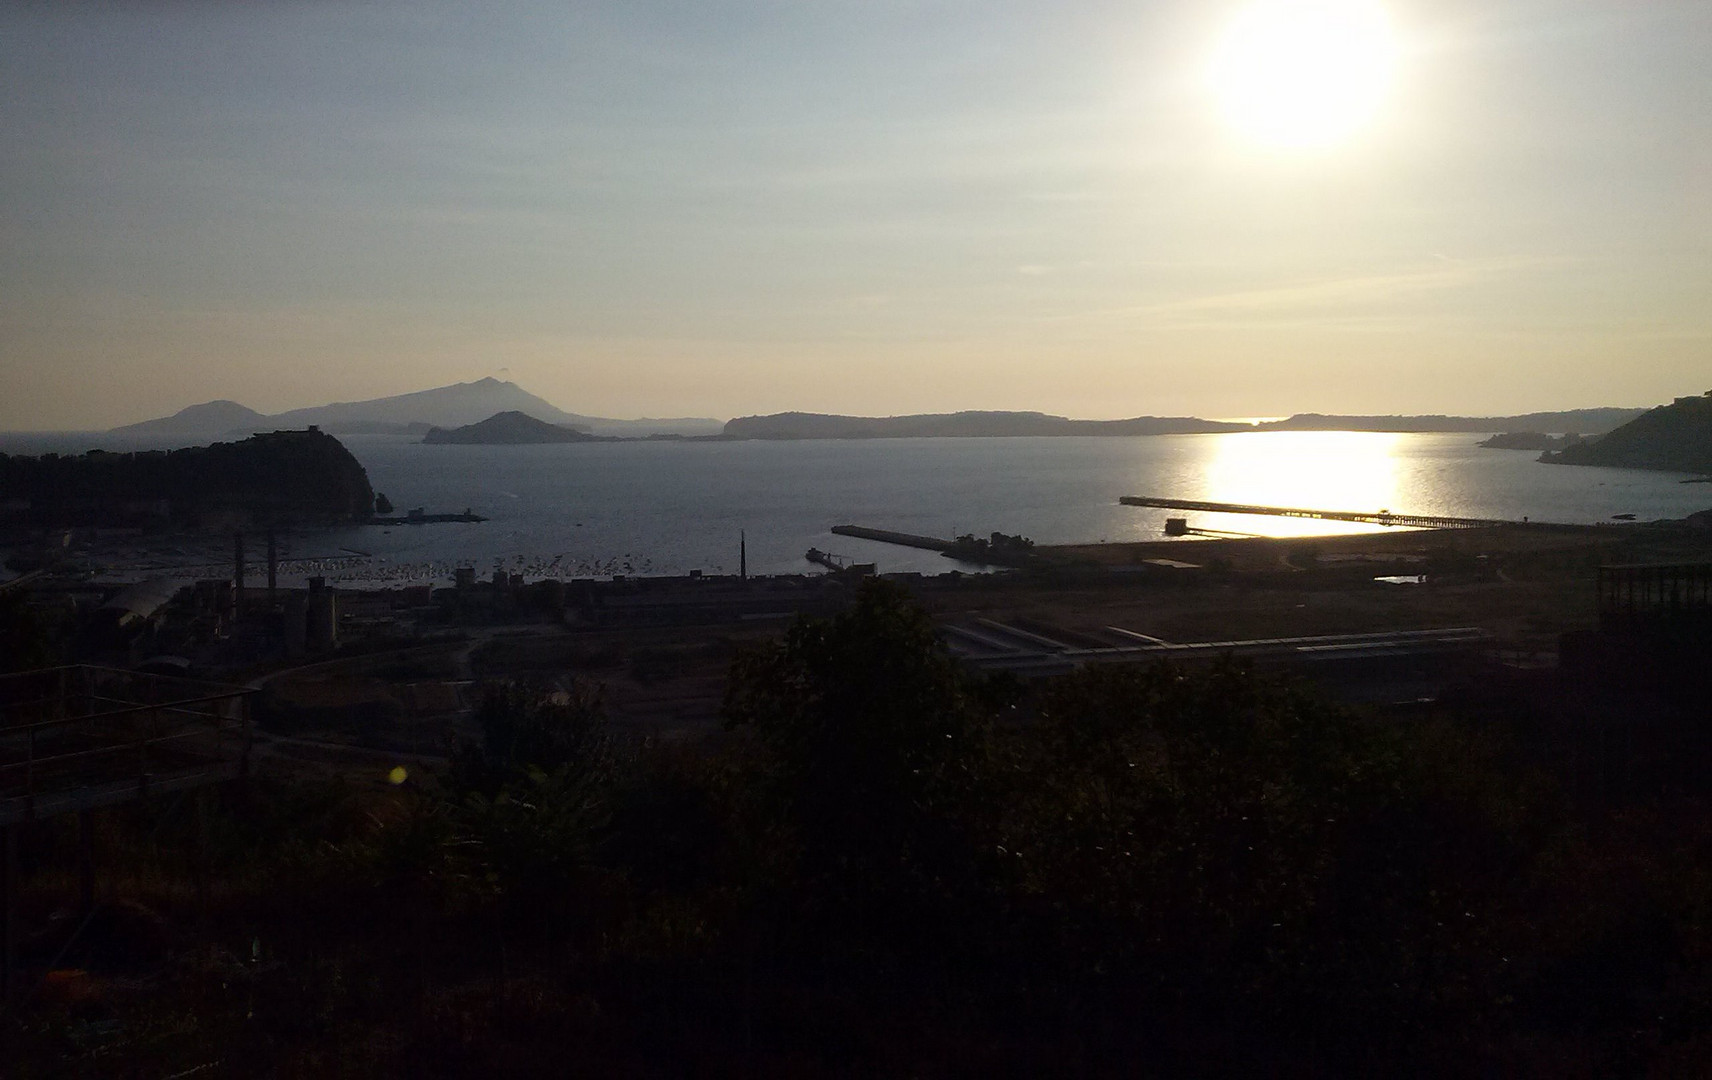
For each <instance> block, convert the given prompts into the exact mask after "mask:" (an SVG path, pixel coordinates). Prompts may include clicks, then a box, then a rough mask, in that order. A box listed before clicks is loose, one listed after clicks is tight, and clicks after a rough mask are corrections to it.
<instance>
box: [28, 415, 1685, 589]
mask: <svg viewBox="0 0 1712 1080" xmlns="http://www.w3.org/2000/svg"><path fill="white" fill-rule="evenodd" d="M58 438H59V442H57V443H55V442H52V440H51V438H50V437H45V436H31V437H9V438H7V439H5V440H0V449H4V448H6V447H7V445H8V444H10V446H11V447H12V448H13V449H14V451H17V450H24V451H40V450H44V449H50V448H54V447H58V448H61V449H83V448H86V447H85V446H84V445H83V443H84V442H87V441H88V439H89V437H88V436H75V437H67V436H60V437H58ZM1479 438H1480V436H1478V435H1469V434H1402V435H1396V434H1379V433H1365V432H1256V433H1243V434H1230V435H1181V436H1156V437H1146V438H1037V439H886V440H874V441H865V442H864V441H837V442H783V443H772V442H734V443H678V442H631V443H589V444H576V443H572V444H564V445H554V446H424V445H422V444H420V443H416V442H412V441H410V440H409V439H408V438H405V437H397V436H349V437H346V438H345V439H344V442H345V443H346V445H347V446H349V447H350V449H351V451H352V452H353V453H354V454H355V455H356V456H357V458H358V459H359V460H360V461H361V462H362V463H363V465H364V466H365V467H366V468H367V469H368V473H369V479H370V480H371V481H372V482H373V484H374V486H375V488H376V490H378V491H382V492H385V493H386V494H387V496H388V497H389V498H391V500H392V502H393V503H394V505H395V506H396V507H397V508H398V510H399V512H401V513H402V512H403V511H404V510H405V509H406V508H408V507H412V506H422V507H426V508H427V509H428V510H429V511H430V512H435V511H456V510H462V509H464V508H466V507H468V508H470V509H472V510H474V511H475V512H476V513H478V514H482V515H485V516H487V517H488V518H489V519H490V520H489V521H487V522H485V523H482V524H475V525H455V524H454V525H426V526H415V527H409V526H398V527H393V528H390V529H387V528H381V527H377V526H364V527H359V528H349V529H339V530H332V531H330V532H329V533H326V534H323V535H321V536H318V537H314V538H296V539H294V541H293V546H294V547H295V548H296V549H297V553H299V554H307V553H310V552H308V551H306V550H305V548H306V547H309V548H314V549H316V552H315V553H320V552H322V551H326V552H337V551H338V550H339V549H352V550H355V551H361V552H366V553H368V555H367V557H366V558H359V557H353V558H352V559H351V560H350V561H349V562H348V563H345V564H339V565H329V566H327V567H325V568H323V570H324V572H325V571H331V573H332V576H334V577H338V578H343V579H345V580H351V581H358V580H363V581H412V580H414V581H430V580H432V581H438V580H442V579H446V578H449V576H450V573H451V569H452V567H454V566H456V565H460V564H461V565H474V566H476V567H477V568H478V570H480V571H481V572H483V573H485V572H487V571H489V570H491V569H493V568H495V567H498V566H503V567H505V568H506V569H508V570H511V571H521V572H524V573H526V574H528V575H530V576H545V575H555V576H587V575H609V574H615V573H616V574H681V573H684V572H686V571H688V570H692V569H700V570H703V571H707V572H710V573H721V572H723V573H733V572H735V571H736V569H737V562H738V557H737V551H738V535H739V532H740V531H741V532H744V533H746V534H747V536H748V547H749V569H750V572H751V573H783V572H800V571H806V570H809V569H811V567H810V564H808V563H806V562H805V561H804V559H803V553H804V552H805V551H806V550H807V549H808V548H809V547H811V546H812V547H818V548H820V549H822V550H826V551H831V552H835V553H837V554H839V555H844V556H847V557H849V558H851V559H852V560H854V561H858V562H874V563H877V564H878V565H879V568H880V570H881V571H882V572H887V571H899V570H916V571H922V572H927V573H940V572H943V571H945V570H947V569H951V568H954V565H955V564H953V563H952V562H951V561H950V560H947V559H945V558H943V557H942V556H939V555H936V554H934V553H931V552H922V551H914V550H911V549H907V548H898V547H893V546H891V545H887V544H878V543H872V542H868V541H862V540H853V539H849V538H846V537H840V536H834V535H832V534H831V533H830V532H829V531H828V530H829V529H830V528H831V527H832V526H833V525H837V524H841V523H848V524H858V525H868V526H874V527H879V528H889V529H896V530H899V531H903V532H916V533H925V534H929V535H934V536H952V535H956V534H959V533H965V532H974V533H977V534H982V535H985V534H986V533H990V532H993V531H1000V532H1005V533H1021V534H1023V535H1025V536H1029V537H1031V538H1033V539H1034V540H1035V541H1037V542H1039V543H1043V544H1063V543H1098V542H1102V541H1107V542H1118V541H1129V540H1151V539H1158V538H1160V537H1161V533H1162V529H1163V526H1164V519H1165V516H1166V512H1165V511H1163V510H1150V509H1138V508H1133V507H1123V506H1119V505H1118V498H1119V496H1122V495H1159V496H1168V497H1176V498H1187V499H1204V500H1212V501H1219V502H1240V503H1255V504H1265V505H1276V506H1301V507H1314V508H1321V509H1339V510H1361V511H1377V510H1381V509H1386V510H1390V511H1393V512H1395V513H1411V514H1449V515H1456V516H1467V517H1495V518H1522V517H1524V516H1525V517H1530V518H1532V519H1534V520H1543V521H1564V522H1582V523H1593V522H1600V521H1605V520H1608V519H1610V518H1611V516H1612V515H1614V514H1635V515H1636V516H1637V517H1638V518H1639V519H1640V520H1643V521H1644V520H1648V519H1652V518H1664V517H1682V516H1684V515H1686V514H1688V513H1691V512H1694V511H1696V510H1703V509H1706V508H1707V507H1708V506H1712V486H1708V485H1696V484H1689V485H1685V484H1681V483H1679V482H1678V481H1679V480H1681V479H1684V476H1683V475H1682V474H1674V473H1656V472H1645V471H1639V470H1628V469H1591V468H1572V467H1564V466H1553V465H1541V464H1539V463H1537V462H1536V461H1535V460H1534V458H1535V456H1536V455H1535V454H1534V453H1533V452H1529V451H1507V450H1488V449H1484V448H1481V447H1477V446H1476V445H1475V443H1476V442H1477V441H1478V439H1479ZM62 443H63V444H64V445H63V446H62V445H60V444H62ZM89 445H97V443H89ZM113 448H114V449H120V447H113ZM1189 516H1190V518H1191V524H1193V525H1196V526H1198V527H1202V528H1207V529H1224V530H1230V531H1232V532H1240V533H1253V534H1264V535H1273V536H1280V535H1304V534H1312V533H1326V532H1331V531H1362V530H1363V529H1364V528H1365V527H1363V526H1359V525H1340V524H1338V523H1334V522H1323V521H1306V520H1299V519H1290V518H1270V517H1249V516H1240V517H1239V516H1225V515H1215V514H1191V515H1189ZM1184 542H1185V543H1193V542H1194V541H1193V540H1186V541H1184Z"/></svg>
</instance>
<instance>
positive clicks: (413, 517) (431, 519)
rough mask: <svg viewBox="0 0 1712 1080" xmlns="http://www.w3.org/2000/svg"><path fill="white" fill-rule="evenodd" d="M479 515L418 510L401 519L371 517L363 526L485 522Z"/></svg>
mask: <svg viewBox="0 0 1712 1080" xmlns="http://www.w3.org/2000/svg"><path fill="white" fill-rule="evenodd" d="M486 520H487V518H484V517H482V516H481V515H480V514H472V513H470V512H469V511H468V510H465V511H464V512H463V513H461V514H425V513H423V512H422V511H421V510H420V509H417V510H412V511H410V512H409V513H408V514H405V515H404V516H403V517H372V518H369V519H368V521H367V522H366V523H365V524H369V525H440V524H444V523H446V522H448V521H466V522H475V521H486Z"/></svg>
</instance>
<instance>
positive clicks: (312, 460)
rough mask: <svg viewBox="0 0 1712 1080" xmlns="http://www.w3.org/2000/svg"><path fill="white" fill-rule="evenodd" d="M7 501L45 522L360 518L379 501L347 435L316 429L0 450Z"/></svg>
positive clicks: (17, 513)
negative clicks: (176, 444)
mask: <svg viewBox="0 0 1712 1080" xmlns="http://www.w3.org/2000/svg"><path fill="white" fill-rule="evenodd" d="M0 501H4V502H5V503H7V504H9V507H8V514H9V516H13V517H18V518H22V519H23V520H26V521H29V522H32V523H35V524H47V525H114V524H126V523H131V522H137V521H147V520H150V519H168V518H170V519H174V520H178V521H181V522H195V521H196V520H198V519H199V518H201V517H203V516H204V515H207V514H210V513H237V514H241V515H244V516H247V517H249V518H251V519H253V520H257V521H263V520H268V521H281V522H284V521H360V520H362V519H364V518H366V517H368V516H369V514H370V512H371V509H372V508H373V506H374V490H373V489H372V488H371V487H370V486H369V478H368V473H367V472H365V471H364V469H363V467H362V465H361V464H360V463H359V462H358V461H357V459H356V458H354V457H352V456H351V452H350V451H349V450H347V449H345V446H344V444H343V443H341V442H340V441H339V440H338V439H335V438H334V437H333V436H331V435H328V434H326V433H324V432H321V431H318V430H316V429H314V428H311V429H309V430H308V431H275V432H271V433H269V434H265V435H254V436H251V437H250V438H248V439H244V440H243V441H241V442H232V443H215V444H213V445H212V446H195V447H188V448H186V449H182V450H155V451H147V452H142V453H134V454H110V453H106V452H104V451H100V450H92V451H90V452H89V453H87V454H82V455H79V456H75V457H69V456H68V457H62V456H60V455H57V454H46V455H43V456H42V457H39V458H36V457H8V456H6V455H4V454H0Z"/></svg>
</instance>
